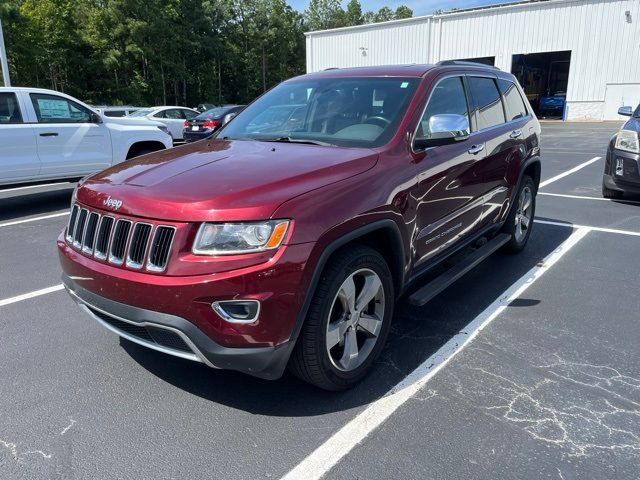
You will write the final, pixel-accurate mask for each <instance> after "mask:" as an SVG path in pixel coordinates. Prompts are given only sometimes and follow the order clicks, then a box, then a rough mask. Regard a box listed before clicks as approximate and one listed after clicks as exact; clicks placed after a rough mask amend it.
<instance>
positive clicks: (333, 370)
mask: <svg viewBox="0 0 640 480" xmlns="http://www.w3.org/2000/svg"><path fill="white" fill-rule="evenodd" d="M393 306H394V289H393V280H392V278H391V272H390V271H389V267H388V266H387V263H386V262H385V260H384V258H383V257H382V256H381V255H380V254H379V253H378V252H377V251H376V250H373V249H371V248H368V247H365V246H360V245H357V246H354V247H351V248H349V249H348V250H343V251H342V252H341V253H339V254H338V255H337V256H336V257H335V258H333V259H332V261H331V262H330V263H329V265H328V266H327V267H326V269H325V270H324V272H323V273H322V277H321V279H320V282H319V284H318V287H317V289H316V292H315V294H314V298H313V301H312V302H311V305H310V307H309V313H308V314H307V318H306V320H305V323H304V326H303V328H302V332H301V334H300V337H299V338H298V342H297V344H296V347H295V350H294V352H293V354H292V357H291V362H290V369H291V370H292V371H293V373H294V374H295V375H296V376H298V377H299V378H301V379H302V380H305V381H306V382H309V383H311V384H313V385H315V386H317V387H320V388H322V389H325V390H344V389H347V388H349V387H351V386H352V385H354V384H355V383H357V382H359V381H360V380H361V379H362V378H364V376H365V375H366V374H367V372H368V371H369V369H370V368H371V366H372V364H373V362H374V361H375V360H376V358H377V357H378V355H379V354H380V352H381V350H382V348H383V346H384V344H385V342H386V338H387V334H388V332H389V326H390V324H391V318H392V316H393Z"/></svg>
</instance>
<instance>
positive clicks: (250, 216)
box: [76, 140, 378, 222]
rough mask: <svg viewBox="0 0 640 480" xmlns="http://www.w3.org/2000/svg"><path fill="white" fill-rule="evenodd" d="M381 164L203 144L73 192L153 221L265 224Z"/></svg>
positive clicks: (371, 158) (302, 149)
mask: <svg viewBox="0 0 640 480" xmlns="http://www.w3.org/2000/svg"><path fill="white" fill-rule="evenodd" d="M377 158H378V154H377V153H376V152H374V151H373V150H369V149H356V148H338V147H324V146H317V145H305V144H287V143H270V142H255V141H238V140H235V141H224V140H209V141H206V140H203V141H201V142H196V143H193V144H189V145H185V146H182V147H177V148H173V149H170V150H165V151H162V152H157V153H153V154H150V155H144V156H142V157H139V158H137V159H134V160H130V161H126V162H124V163H121V164H118V165H116V166H114V167H111V168H109V169H107V170H104V171H103V172H100V173H97V174H95V175H93V176H91V177H88V178H87V179H85V180H84V181H83V182H81V184H80V185H79V186H78V189H77V193H76V194H77V198H78V200H79V201H80V202H81V203H83V204H85V205H89V206H93V207H96V208H100V209H103V210H113V208H114V207H115V206H116V205H117V206H119V208H118V209H117V213H122V214H128V215H133V216H141V217H147V218H154V219H162V220H170V221H186V222H191V221H194V222H199V221H228V220H236V221H242V220H245V221H247V220H264V219H266V218H270V217H271V215H272V214H273V212H274V211H275V210H276V208H278V206H280V205H281V204H282V203H283V202H285V201H287V200H289V199H291V198H293V197H296V196H298V195H301V194H303V193H306V192H309V191H311V190H314V189H317V188H320V187H323V186H326V185H329V184H331V183H334V182H338V181H340V180H343V179H346V178H348V177H351V176H354V175H357V174H359V173H362V172H364V171H366V170H368V169H370V168H372V167H373V166H374V165H375V163H376V161H377ZM109 197H111V199H112V201H111V202H106V200H107V199H108V198H109ZM120 202H122V203H120Z"/></svg>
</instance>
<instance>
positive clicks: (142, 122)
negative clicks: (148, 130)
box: [102, 117, 164, 127]
mask: <svg viewBox="0 0 640 480" xmlns="http://www.w3.org/2000/svg"><path fill="white" fill-rule="evenodd" d="M102 119H103V120H104V123H107V124H108V123H111V124H116V125H125V126H130V127H151V126H153V127H161V126H164V124H163V123H162V122H158V121H155V120H149V119H147V118H146V117H102Z"/></svg>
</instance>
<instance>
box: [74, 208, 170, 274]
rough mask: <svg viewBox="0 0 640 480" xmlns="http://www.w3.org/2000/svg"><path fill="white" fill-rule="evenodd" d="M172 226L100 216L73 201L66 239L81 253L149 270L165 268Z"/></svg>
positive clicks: (156, 270)
mask: <svg viewBox="0 0 640 480" xmlns="http://www.w3.org/2000/svg"><path fill="white" fill-rule="evenodd" d="M175 232H176V227H173V226H168V225H157V226H154V225H152V224H151V223H147V222H133V221H131V220H129V219H125V218H115V217H113V216H111V215H104V216H101V215H100V214H99V213H98V212H92V211H90V210H88V209H86V208H82V207H80V206H78V205H77V204H76V205H74V206H73V208H72V209H71V216H70V218H69V224H68V225H67V234H66V239H67V242H68V243H69V244H71V245H72V246H73V247H74V248H76V249H78V250H80V251H81V252H82V253H84V254H85V255H88V256H91V255H93V256H94V257H95V258H96V259H97V260H100V261H108V262H109V263H111V264H113V265H118V266H120V265H123V264H124V265H126V266H127V267H128V268H132V269H136V270H141V269H142V268H146V269H147V270H149V271H152V272H163V271H164V270H165V269H166V268H167V263H168V260H169V255H170V254H171V247H172V245H173V239H174V237H175Z"/></svg>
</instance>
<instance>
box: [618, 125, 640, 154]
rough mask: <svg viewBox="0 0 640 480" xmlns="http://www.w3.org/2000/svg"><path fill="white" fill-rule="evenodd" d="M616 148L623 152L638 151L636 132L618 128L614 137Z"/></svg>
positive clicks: (638, 144) (639, 144) (638, 143)
mask: <svg viewBox="0 0 640 480" xmlns="http://www.w3.org/2000/svg"><path fill="white" fill-rule="evenodd" d="M616 149H618V150H624V151H625V152H632V153H640V142H638V132H634V131H633V130H620V131H619V132H618V136H617V137H616Z"/></svg>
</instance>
